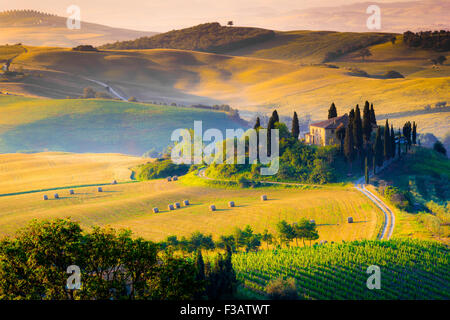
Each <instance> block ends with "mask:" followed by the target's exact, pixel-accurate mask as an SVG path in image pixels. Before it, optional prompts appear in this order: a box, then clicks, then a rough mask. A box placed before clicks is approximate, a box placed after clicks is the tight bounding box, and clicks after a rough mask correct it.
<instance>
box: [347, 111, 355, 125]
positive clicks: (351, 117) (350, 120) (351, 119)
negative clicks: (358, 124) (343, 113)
mask: <svg viewBox="0 0 450 320" xmlns="http://www.w3.org/2000/svg"><path fill="white" fill-rule="evenodd" d="M353 119H355V109H352V110H350V112H349V113H348V121H349V122H350V123H353Z"/></svg>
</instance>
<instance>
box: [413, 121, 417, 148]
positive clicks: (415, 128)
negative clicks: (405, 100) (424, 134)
mask: <svg viewBox="0 0 450 320" xmlns="http://www.w3.org/2000/svg"><path fill="white" fill-rule="evenodd" d="M416 139H417V125H416V122H415V121H414V122H413V127H412V144H414V145H415V144H416Z"/></svg>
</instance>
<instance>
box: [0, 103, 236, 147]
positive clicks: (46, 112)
mask: <svg viewBox="0 0 450 320" xmlns="http://www.w3.org/2000/svg"><path fill="white" fill-rule="evenodd" d="M195 120H199V121H203V127H204V128H205V130H206V129H207V128H211V127H214V128H218V129H225V128H230V129H233V128H238V127H241V124H240V123H237V122H235V121H233V120H231V119H230V118H229V116H228V115H227V114H225V113H223V112H219V111H210V110H203V109H192V108H182V107H171V106H162V105H151V104H143V103H128V102H121V101H112V100H98V99H91V100H83V99H62V100H57V99H33V98H22V97H13V96H2V97H1V96H0V152H3V153H8V152H18V151H47V150H49V151H68V152H96V153H99V152H103V153H125V154H132V155H142V154H143V153H144V152H146V151H149V150H150V149H153V148H155V149H157V150H162V149H163V148H165V147H166V146H167V145H168V144H169V143H170V138H171V134H172V131H173V130H175V129H178V128H192V127H193V125H194V121H195Z"/></svg>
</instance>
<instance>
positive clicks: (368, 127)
mask: <svg viewBox="0 0 450 320" xmlns="http://www.w3.org/2000/svg"><path fill="white" fill-rule="evenodd" d="M362 127H363V133H364V140H365V141H366V142H369V141H370V136H371V134H372V121H371V116H370V106H369V101H366V103H365V104H364V110H363V122H362Z"/></svg>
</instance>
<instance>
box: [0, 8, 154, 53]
mask: <svg viewBox="0 0 450 320" xmlns="http://www.w3.org/2000/svg"><path fill="white" fill-rule="evenodd" d="M66 21H67V18H66V17H59V16H56V15H52V14H48V13H43V12H38V11H35V10H9V11H4V12H0V44H6V43H9V44H14V43H23V44H27V45H32V46H62V47H74V46H77V45H80V44H92V45H95V46H98V45H102V44H104V43H108V42H112V41H121V40H128V39H133V38H137V37H142V36H152V35H154V34H156V33H155V32H144V31H135V30H128V29H120V28H111V27H107V26H104V25H100V24H95V23H89V22H83V21H82V22H81V29H79V30H70V29H68V28H67V26H66Z"/></svg>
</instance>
